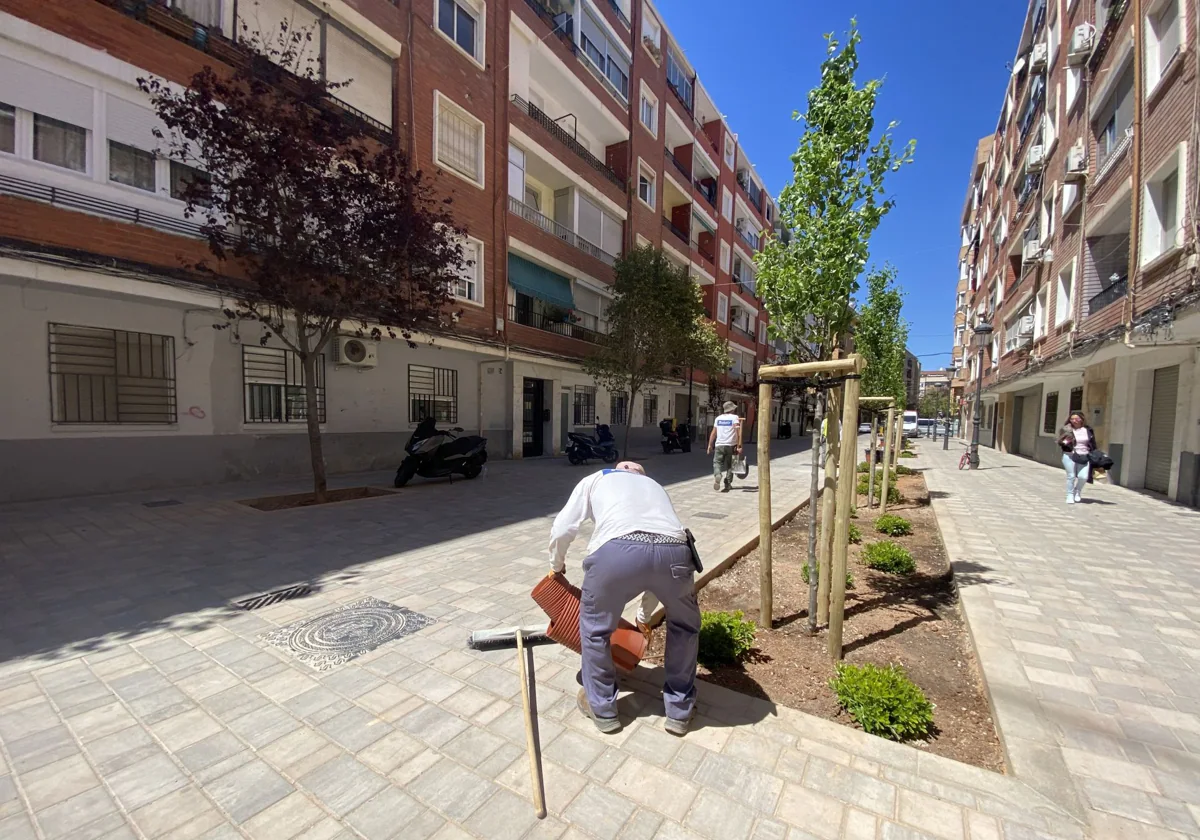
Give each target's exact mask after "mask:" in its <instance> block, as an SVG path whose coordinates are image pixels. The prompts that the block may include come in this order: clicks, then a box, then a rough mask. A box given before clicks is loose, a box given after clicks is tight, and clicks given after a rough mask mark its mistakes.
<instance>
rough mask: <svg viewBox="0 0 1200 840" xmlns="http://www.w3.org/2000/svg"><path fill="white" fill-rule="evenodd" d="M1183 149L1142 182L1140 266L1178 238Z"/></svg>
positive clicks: (1178, 239) (1157, 255) (1182, 196)
mask: <svg viewBox="0 0 1200 840" xmlns="http://www.w3.org/2000/svg"><path fill="white" fill-rule="evenodd" d="M1186 156H1187V147H1186V145H1184V144H1183V143H1181V144H1180V145H1179V147H1178V148H1177V149H1176V150H1175V152H1174V153H1172V154H1171V155H1170V157H1168V159H1167V160H1166V162H1164V163H1163V164H1162V165H1161V166H1160V167H1159V168H1158V171H1157V172H1155V173H1154V174H1153V175H1151V176H1150V178H1149V179H1147V181H1146V200H1145V202H1143V210H1142V265H1145V264H1146V263H1148V262H1150V261H1151V260H1154V259H1156V258H1158V257H1160V256H1162V255H1163V254H1165V253H1167V252H1168V251H1170V250H1172V249H1173V248H1175V247H1176V246H1177V245H1178V244H1179V243H1180V242H1181V241H1182V240H1181V238H1180V225H1179V222H1180V220H1181V219H1182V218H1183V217H1184V215H1185V213H1186V210H1185V207H1184V203H1183V202H1184V192H1185V190H1181V189H1180V188H1179V185H1180V183H1181V182H1185V179H1184V177H1182V173H1183V172H1184V161H1185V158H1186Z"/></svg>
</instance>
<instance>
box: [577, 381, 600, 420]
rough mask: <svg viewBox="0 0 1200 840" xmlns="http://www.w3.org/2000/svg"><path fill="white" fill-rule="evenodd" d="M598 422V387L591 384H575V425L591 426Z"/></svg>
mask: <svg viewBox="0 0 1200 840" xmlns="http://www.w3.org/2000/svg"><path fill="white" fill-rule="evenodd" d="M595 422H596V389H595V388H594V387H592V386H591V385H576V386H575V425H576V426H590V425H592V424H593V423H595Z"/></svg>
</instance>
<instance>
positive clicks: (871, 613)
mask: <svg viewBox="0 0 1200 840" xmlns="http://www.w3.org/2000/svg"><path fill="white" fill-rule="evenodd" d="M898 486H899V488H900V493H901V494H902V495H903V497H904V501H903V502H901V503H900V504H898V505H895V504H893V505H889V506H888V513H895V514H898V515H900V516H903V517H904V518H905V519H908V520H909V521H910V522H912V525H913V533H912V534H911V535H909V536H903V537H887V536H885V535H883V534H879V533H878V532H876V531H875V526H874V520H875V519H876V517H877V516H878V510H877V509H876V510H872V511H868V510H867V509H866V508H865V504H866V499H865V497H863V496H860V497H859V501H858V505H859V506H858V516H857V518H856V519H853V520H851V521H852V522H854V523H855V524H857V525H858V527H859V529H861V531H862V534H863V544H866V543H869V542H873V541H875V540H880V539H894V540H895V541H896V542H899V543H901V544H902V545H904V546H905V547H906V548H907V549H908V550H909V551H910V552H912V555H913V558H914V559H915V560H916V565H917V570H916V572H915V573H914V574H912V575H907V576H899V575H891V574H885V573H882V572H876V571H874V570H872V569H870V568H868V567H867V566H865V565H863V564H862V563H861V562H860V561H859V553H860V551H861V546H858V545H853V544H851V546H850V552H849V555H850V556H849V559H848V567H847V568H848V569H849V571H850V573H851V574H852V575H853V577H854V585H853V587H852V588H850V589H847V590H846V621H845V626H844V649H845V658H846V661H847V662H851V663H857V664H862V663H866V662H873V663H875V664H877V665H887V664H889V663H892V662H897V663H899V664H900V665H902V666H903V667H904V668H905V670H906V671H907V672H908V675H909V677H910V678H911V679H912V680H913V682H915V683H916V684H917V685H918V686H920V687H921V690H922V691H924V692H925V696H926V697H928V698H929V700H930V701H931V702H933V703H934V704H935V706H936V709H935V711H934V726H935V729H934V733H933V735H932V736H931V737H930V738H929V739H928V740H927V741H916V742H912V743H913V745H914V746H916V747H918V748H920V749H925V750H928V751H929V752H931V753H936V754H937V755H941V756H945V757H947V758H952V759H956V760H958V761H963V762H966V763H968V764H974V765H976V766H977V767H983V768H985V769H988V770H994V771H998V772H1004V758H1003V753H1002V751H1001V747H1000V742H999V739H998V738H997V737H996V729H995V726H994V725H993V723H992V717H991V712H990V710H989V708H988V703H987V698H986V696H985V695H984V692H983V685H982V681H981V680H980V678H979V672H978V666H977V664H976V662H975V657H974V652H973V651H972V648H971V641H970V638H969V636H968V634H967V630H966V627H965V626H964V624H963V621H962V615H961V613H960V612H959V608H958V600H957V597H956V595H955V593H954V589H953V585H952V582H951V577H950V566H949V563H948V562H947V560H946V552H945V549H944V548H943V546H942V542H941V537H940V535H939V533H938V530H937V524H936V522H935V519H934V514H933V509H932V508H931V507H930V506H929V493H928V491H927V489H926V487H925V479H924V478H923V477H922V476H921V475H920V474H917V475H912V476H902V477H900V480H899V485H898ZM807 556H808V508H805V509H803V510H801V511H800V513H799V514H797V516H796V517H795V518H794V519H793V520H792V521H791V522H790V523H788V524H787V525H784V526H783V527H782V528H780V529H779V530H778V531H776V532H775V539H774V551H773V562H772V566H773V569H774V591H775V626H774V628H773V629H771V630H764V629H761V628H760V629H759V631H758V636H757V639H756V645H755V648H756V649H755V650H754V651H752V652H751V655H750V657H749V658H748V660H747V661H746V662H744V663H742V664H739V665H732V666H720V667H717V668H716V669H708V668H706V667H704V666H701V667H700V678H701V679H703V680H707V681H708V682H713V683H716V684H718V685H722V686H725V687H726V688H731V689H734V690H735V691H741V692H743V693H745V694H750V695H753V696H755V697H760V698H763V699H767V700H770V701H772V702H774V703H778V704H780V705H783V706H790V707H791V708H793V709H799V710H800V711H803V712H807V713H808V714H812V715H818V716H820V717H823V718H827V719H829V720H833V721H836V722H838V723H842V724H845V725H847V726H854V727H857V725H856V724H855V723H854V721H853V720H852V719H851V718H850V716H849V715H848V714H846V713H845V712H844V711H843V710H842V708H841V707H840V706H839V705H838V703H837V698H836V696H835V695H834V693H833V691H832V690H831V689H830V688H829V680H830V678H831V677H832V676H833V665H832V664H831V662H830V660H829V657H828V655H827V653H826V648H825V645H826V632H825V630H824V629H821V630H820V631H819V632H818V634H817V635H816V636H815V637H812V636H809V635H808V632H807V626H808V584H806V583H805V582H804V581H803V579H802V578H801V576H800V574H801V567H802V566H803V565H805V563H806V562H807ZM700 609H701V610H705V611H707V610H741V611H742V612H743V613H745V615H746V618H748V619H751V620H753V621H754V622H756V623H757V622H758V552H757V551H754V552H752V553H750V554H748V555H747V556H746V557H744V558H742V559H741V560H739V561H738V562H737V563H736V564H734V565H733V566H732V567H731V568H730V569H729V570H728V571H726V572H725V573H724V574H723V575H721V576H720V577H718V578H716V579H715V580H713V581H712V582H711V583H709V584H708V586H707V587H705V588H704V589H703V590H701V592H700ZM662 646H663V627H662V626H660V627H659V628H658V629H656V630H655V632H654V637H653V639H652V642H651V647H650V651H649V652H648V654H649V656H650V657H659V658H660V657H661V656H662Z"/></svg>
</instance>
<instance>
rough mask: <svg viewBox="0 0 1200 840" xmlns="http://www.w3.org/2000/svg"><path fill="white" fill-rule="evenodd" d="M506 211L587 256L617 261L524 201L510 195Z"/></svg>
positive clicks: (607, 262)
mask: <svg viewBox="0 0 1200 840" xmlns="http://www.w3.org/2000/svg"><path fill="white" fill-rule="evenodd" d="M508 212H510V213H512V214H513V215H514V216H520V217H521V218H522V219H524V220H525V221H527V222H529V223H530V224H533V225H537V226H538V227H540V228H541V229H542V230H544V231H546V233H549V234H551V235H552V236H557V237H558V238H559V239H561V240H562V241H563V242H566V243H567V244H568V245H570V246H571V247H573V248H577V249H579V250H580V251H582V252H583V253H585V254H587V255H588V256H589V257H595V258H596V259H598V260H600V261H601V262H602V263H604V264H605V265H613V264H614V263H615V262H616V261H617V258H616V257H614V256H613V255H612V254H610V253H608V252H607V251H602V250H600V249H599V248H597V247H596V246H595V245H593V244H592V243H591V242H588V241H587V240H586V239H584V238H583V237H582V236H580V235H578V234H577V233H575V232H574V231H572V230H571V229H570V228H567V227H564V226H563V225H560V224H559V223H558V222H556V221H554V220H553V219H551V218H550V217H549V216H543V215H542V214H541V213H539V212H538V211H537V210H535V209H533V208H532V207H530V206H529V205H528V204H526V203H525V202H523V201H521V200H520V199H518V198H515V197H513V196H511V195H510V196H509V197H508Z"/></svg>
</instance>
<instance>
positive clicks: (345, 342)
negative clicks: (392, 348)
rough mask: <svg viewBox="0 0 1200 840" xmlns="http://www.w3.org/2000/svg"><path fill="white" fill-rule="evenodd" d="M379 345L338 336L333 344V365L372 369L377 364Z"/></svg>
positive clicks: (359, 339)
mask: <svg viewBox="0 0 1200 840" xmlns="http://www.w3.org/2000/svg"><path fill="white" fill-rule="evenodd" d="M378 347H379V345H378V344H376V343H375V342H374V341H367V340H365V339H362V338H354V337H353V336H348V335H339V336H338V337H337V340H336V341H335V342H334V344H333V361H334V364H337V365H342V366H344V367H357V368H373V367H375V366H376V365H378V364H379V354H378V352H377V350H378Z"/></svg>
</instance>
